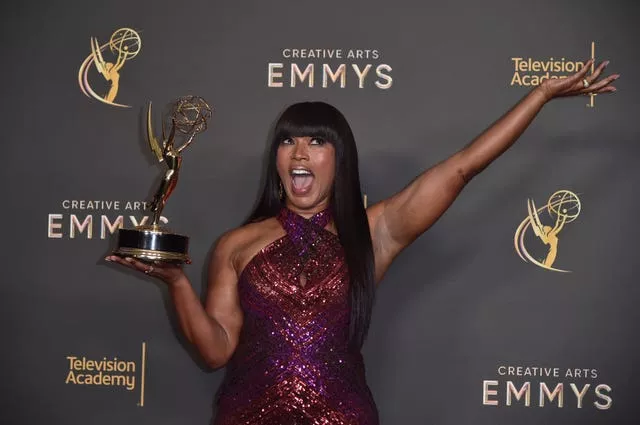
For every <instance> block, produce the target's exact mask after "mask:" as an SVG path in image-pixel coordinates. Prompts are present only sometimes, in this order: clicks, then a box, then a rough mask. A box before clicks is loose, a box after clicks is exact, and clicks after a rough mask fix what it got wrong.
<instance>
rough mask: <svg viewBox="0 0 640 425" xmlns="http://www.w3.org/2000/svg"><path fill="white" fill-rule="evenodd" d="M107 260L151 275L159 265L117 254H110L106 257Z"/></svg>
mask: <svg viewBox="0 0 640 425" xmlns="http://www.w3.org/2000/svg"><path fill="white" fill-rule="evenodd" d="M105 260H106V261H110V262H114V263H118V264H122V265H123V266H126V267H129V268H131V269H134V270H138V271H140V272H143V273H145V274H148V275H151V274H152V273H155V272H156V271H157V266H153V265H150V264H145V263H143V262H141V261H137V260H135V259H133V258H131V257H124V258H123V257H119V256H117V255H109V256H107V257H105Z"/></svg>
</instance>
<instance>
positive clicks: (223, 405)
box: [107, 60, 619, 425]
mask: <svg viewBox="0 0 640 425" xmlns="http://www.w3.org/2000/svg"><path fill="white" fill-rule="evenodd" d="M607 64H608V62H604V63H602V64H600V65H599V66H598V67H597V68H595V70H594V72H593V73H592V74H591V75H588V70H589V69H590V68H591V66H592V60H590V61H589V62H587V63H586V65H585V66H584V67H583V68H582V69H581V70H580V71H579V72H578V73H576V74H574V75H572V76H570V77H568V78H564V79H552V80H547V81H545V82H544V83H543V84H542V85H540V86H538V87H536V88H535V89H533V90H531V92H530V93H529V94H528V95H527V96H525V97H524V98H523V99H522V100H521V101H520V102H519V103H518V104H516V105H515V106H514V107H513V108H512V109H511V110H510V111H508V112H507V113H506V114H505V115H504V116H502V117H501V118H500V119H499V120H498V121H496V122H495V123H494V124H493V125H492V126H491V127H489V128H488V129H487V130H486V131H484V132H483V133H482V134H480V135H479V136H478V137H477V138H476V139H475V140H473V141H472V142H471V143H470V144H468V145H467V146H466V147H464V148H463V149H461V150H460V151H458V152H457V153H455V154H454V155H452V156H451V157H449V158H447V159H446V160H444V161H442V162H440V163H438V164H436V165H435V166H433V167H431V168H429V169H427V170H426V171H424V172H423V173H422V174H420V175H419V176H418V177H416V178H415V179H414V180H413V181H412V182H410V183H409V184H408V185H407V186H406V187H405V188H403V189H402V190H401V191H400V192H398V193H396V194H395V195H393V196H392V197H390V198H388V199H385V200H383V201H381V202H379V203H377V204H375V205H372V206H370V207H369V208H366V209H365V207H364V204H363V200H362V193H361V189H360V180H359V175H358V159H357V151H356V145H355V142H354V137H353V134H352V132H351V129H350V127H349V124H348V123H347V121H346V119H345V118H344V117H343V115H342V114H341V113H340V112H339V111H338V110H337V109H335V108H334V107H332V106H330V105H328V104H325V103H320V102H309V103H299V104H295V105H292V106H290V107H289V108H287V109H286V110H285V111H284V113H283V114H282V115H281V117H280V118H279V120H278V122H277V124H276V127H275V131H274V135H273V139H272V143H271V146H270V152H269V157H268V165H267V169H266V179H265V183H264V187H263V189H262V194H261V197H260V200H259V202H258V204H257V206H256V208H255V210H254V211H253V212H252V213H251V215H250V217H249V219H248V220H247V222H246V223H245V224H244V225H243V226H241V227H239V228H237V229H234V230H231V231H229V232H227V233H225V234H224V235H223V236H222V237H221V238H220V239H219V241H218V243H217V245H216V247H215V249H214V251H213V254H212V256H211V260H210V264H209V281H208V289H207V299H206V302H205V305H204V306H203V305H202V304H201V302H200V299H199V298H198V295H197V294H196V293H195V291H194V290H193V289H192V286H191V283H190V282H189V280H188V278H187V277H186V276H185V274H184V273H183V271H182V269H181V267H180V266H176V265H168V264H152V265H149V264H148V263H143V262H140V261H137V260H134V259H132V258H121V257H119V256H109V257H107V260H109V261H114V262H118V263H120V264H122V265H125V266H127V267H130V268H133V269H136V270H139V271H140V272H143V273H147V274H148V275H150V276H153V277H156V278H158V279H161V280H163V281H165V282H166V283H167V285H168V287H169V290H170V293H171V296H172V299H173V303H174V306H175V308H176V311H177V315H178V318H179V321H180V325H181V328H182V331H183V332H184V334H185V335H186V337H187V338H188V340H189V341H191V342H192V343H193V344H194V345H195V346H196V348H197V349H198V351H199V352H200V354H201V355H202V357H203V358H204V359H205V360H206V361H207V363H208V364H209V365H211V366H212V367H214V368H218V367H222V366H225V365H226V366H227V374H226V376H225V380H224V382H223V384H222V386H221V388H220V390H219V394H218V397H217V403H218V411H217V416H216V418H215V419H214V424H216V425H230V424H234V425H237V424H278V425H283V424H349V425H356V424H357V425H374V424H378V413H377V408H376V405H375V402H374V400H373V397H372V395H371V392H370V391H369V387H368V386H367V383H366V380H365V368H364V363H363V359H362V356H361V354H360V350H361V347H362V345H363V343H364V341H365V338H366V335H367V331H368V328H369V322H370V318H371V311H372V308H373V304H374V298H375V290H376V286H377V285H378V284H379V283H380V281H381V280H382V278H383V276H384V275H385V272H386V271H387V269H388V268H389V266H390V265H391V263H392V261H393V260H394V259H395V258H396V256H397V255H398V254H399V253H400V252H401V251H402V250H403V249H404V248H406V247H407V246H408V245H409V244H411V243H412V242H413V241H414V240H415V239H416V238H417V237H418V236H420V235H421V234H422V233H424V232H425V231H426V230H427V229H428V228H429V227H430V226H431V225H433V224H434V223H435V222H436V220H438V218H439V217H440V216H441V215H442V214H443V213H444V212H445V211H446V210H447V208H449V206H450V205H451V204H452V203H453V201H454V200H455V199H456V197H457V196H458V194H459V193H460V192H461V191H462V189H463V188H464V187H465V186H466V185H467V183H469V181H470V180H471V179H472V178H473V176H474V175H476V174H477V173H479V172H481V171H482V170H483V169H484V168H486V167H487V166H488V165H489V164H490V163H491V162H492V161H493V160H495V159H496V158H498V157H499V156H500V155H501V154H502V153H503V152H505V151H506V150H507V149H508V148H509V147H510V146H511V145H512V144H513V143H514V142H515V141H516V140H517V139H518V137H519V136H520V135H521V134H522V133H523V132H524V130H525V129H526V128H527V127H528V126H529V124H530V123H531V122H532V120H533V119H534V118H535V116H536V115H537V114H538V112H539V111H540V110H541V108H542V107H543V106H544V105H545V104H546V103H547V102H548V101H550V100H552V99H554V98H558V97H564V96H575V95H585V94H592V93H598V94H600V93H610V92H614V91H615V90H616V89H615V88H614V87H613V86H612V85H611V84H612V83H613V81H614V80H616V79H617V78H618V77H619V75H611V76H609V77H606V78H600V76H601V74H602V72H603V70H604V68H605V67H606V65H607Z"/></svg>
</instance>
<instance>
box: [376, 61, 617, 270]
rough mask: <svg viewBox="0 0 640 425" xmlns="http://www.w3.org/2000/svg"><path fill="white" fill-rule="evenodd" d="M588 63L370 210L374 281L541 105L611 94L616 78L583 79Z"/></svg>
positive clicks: (598, 70) (532, 94) (540, 90)
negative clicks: (555, 101) (599, 94)
mask: <svg viewBox="0 0 640 425" xmlns="http://www.w3.org/2000/svg"><path fill="white" fill-rule="evenodd" d="M591 64H592V60H590V61H588V62H587V63H586V64H585V66H584V67H583V68H582V69H581V70H580V71H579V72H578V73H576V74H574V75H572V76H570V77H568V78H564V79H553V80H546V81H545V82H544V83H543V84H542V85H540V86H538V87H537V88H535V89H533V90H532V91H531V92H530V93H529V94H528V95H527V96H525V97H524V98H523V99H522V100H521V101H520V102H519V103H518V104H516V105H515V106H514V107H513V108H512V109H511V110H510V111H509V112H507V113H506V114H505V115H503V116H502V117H501V118H500V119H499V120H498V121H496V122H495V123H494V124H493V125H492V126H491V127H489V128H488V129H487V130H485V131H484V132H483V133H482V134H480V135H479V136H478V137H477V138H475V139H474V140H473V141H472V142H471V143H470V144H468V145H467V146H466V147H465V148H463V149H462V150H460V151H458V152H457V153H455V154H454V155H452V156H451V157H449V158H447V159H446V160H444V161H442V162H440V163H438V164H436V165H435V166H433V167H431V168H430V169H428V170H426V171H425V172H423V173H422V174H421V175H419V176H418V177H417V178H416V179H414V180H413V181H412V182H411V183H410V184H409V185H408V186H407V187H405V188H404V189H403V190H402V191H400V192H399V193H397V194H396V195H394V196H392V197H391V198H389V199H386V200H384V201H382V202H380V203H378V204H376V205H374V206H372V207H371V208H370V209H369V210H368V215H369V223H370V227H371V233H372V235H371V236H372V240H373V245H374V252H375V257H376V275H377V277H378V278H381V277H382V275H383V274H384V272H385V271H386V268H387V267H388V266H389V264H390V263H391V261H392V260H393V258H395V256H396V255H397V254H398V253H399V252H400V251H401V250H402V249H404V248H405V247H406V246H408V245H409V244H410V243H411V242H413V241H414V240H415V239H416V238H417V237H418V236H420V235H421V234H422V233H423V232H425V231H426V230H427V229H428V228H429V227H431V225H433V224H434V223H435V222H436V220H438V218H439V217H440V216H441V215H442V214H443V213H444V212H445V211H446V210H447V208H449V206H450V205H451V204H452V203H453V201H454V200H455V199H456V197H457V196H458V194H459V193H460V192H461V191H462V189H463V188H464V187H465V186H466V184H467V183H468V182H469V181H470V180H471V179H472V178H473V176H475V175H476V174H478V173H479V172H481V171H482V170H484V169H485V168H486V167H487V166H488V165H489V164H490V163H491V162H492V161H493V160H495V159H496V158H498V157H499V156H500V155H501V154H502V153H503V152H505V151H506V150H507V149H508V148H509V147H510V146H511V145H512V144H513V143H514V142H515V141H516V140H517V139H518V137H519V136H520V135H521V134H522V133H523V132H524V130H525V129H526V128H527V127H528V126H529V124H530V123H531V121H533V119H534V118H535V116H536V115H537V114H538V112H539V111H540V109H541V108H542V107H543V106H544V104H545V103H547V102H548V101H549V100H551V99H553V98H556V97H563V96H574V95H579V94H590V93H608V92H614V91H615V90H616V89H615V87H613V86H611V83H612V82H613V81H614V80H616V79H617V78H618V77H619V75H617V74H614V75H611V76H609V77H607V78H603V79H602V80H599V81H598V77H599V76H600V74H601V73H602V71H603V69H604V68H605V67H606V65H607V64H608V62H603V63H602V64H600V65H599V66H598V67H597V68H596V70H595V71H594V72H593V74H591V75H589V76H587V72H588V70H589V68H590V66H591ZM585 81H586V83H585Z"/></svg>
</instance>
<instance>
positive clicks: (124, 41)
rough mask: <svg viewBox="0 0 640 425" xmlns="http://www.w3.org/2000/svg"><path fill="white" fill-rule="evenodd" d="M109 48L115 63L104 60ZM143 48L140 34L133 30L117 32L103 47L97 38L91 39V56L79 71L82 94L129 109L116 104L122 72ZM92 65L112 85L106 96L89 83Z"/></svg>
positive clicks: (124, 29)
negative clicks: (97, 91) (105, 52)
mask: <svg viewBox="0 0 640 425" xmlns="http://www.w3.org/2000/svg"><path fill="white" fill-rule="evenodd" d="M107 47H108V48H109V51H110V52H111V54H112V56H113V57H114V58H115V63H113V62H107V61H106V60H105V59H104V56H103V54H102V52H103V51H104V50H105V49H106V48H107ZM141 48H142V40H141V39H140V34H138V33H137V32H136V31H135V30H132V29H131V28H120V29H118V30H116V31H115V32H114V33H113V34H111V38H110V39H109V42H108V43H104V44H102V45H100V43H98V39H97V38H96V37H91V54H89V56H87V58H86V59H85V60H84V62H82V65H81V66H80V71H78V84H80V89H81V90H82V92H83V93H84V94H85V95H86V96H87V97H92V98H94V99H97V100H99V101H100V102H103V103H106V104H107V105H111V106H119V107H122V108H129V107H130V106H129V105H123V104H120V103H116V102H115V99H116V96H117V95H118V88H119V86H120V70H121V69H122V67H123V66H124V64H125V63H126V61H128V60H130V59H133V58H135V57H136V56H137V55H138V53H140V49H141ZM92 65H93V66H94V67H95V69H96V70H97V71H98V72H99V73H100V74H102V76H103V77H104V79H105V80H106V81H107V82H109V84H110V85H111V86H110V88H109V91H108V92H107V93H106V94H105V95H104V96H100V95H98V94H97V93H96V92H95V91H94V90H93V88H92V87H91V84H90V83H89V69H91V66H92Z"/></svg>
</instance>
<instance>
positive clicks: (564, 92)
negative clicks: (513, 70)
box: [539, 59, 620, 100]
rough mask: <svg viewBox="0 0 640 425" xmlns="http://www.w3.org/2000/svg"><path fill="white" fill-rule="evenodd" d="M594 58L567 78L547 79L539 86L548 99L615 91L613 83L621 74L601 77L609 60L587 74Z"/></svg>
mask: <svg viewBox="0 0 640 425" xmlns="http://www.w3.org/2000/svg"><path fill="white" fill-rule="evenodd" d="M592 64H593V59H589V61H588V62H587V63H586V64H585V65H584V67H583V68H582V69H581V70H580V71H578V72H577V73H575V74H573V75H572V76H570V77H567V78H554V79H548V80H545V81H544V82H543V83H542V84H540V86H539V88H540V89H541V90H542V92H543V93H544V94H545V96H546V97H547V100H551V99H553V98H556V97H568V96H577V95H580V94H584V95H588V94H598V93H613V92H615V91H616V88H615V87H614V86H612V85H611V84H612V83H613V82H614V81H615V80H617V79H618V78H619V77H620V74H613V75H610V76H608V77H605V78H602V79H599V78H600V74H602V71H603V70H604V69H605V68H606V66H607V65H608V64H609V61H604V62H602V63H601V64H600V65H598V67H597V68H596V69H595V70H594V71H593V74H591V75H587V73H588V72H589V69H590V68H591V65H592Z"/></svg>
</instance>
